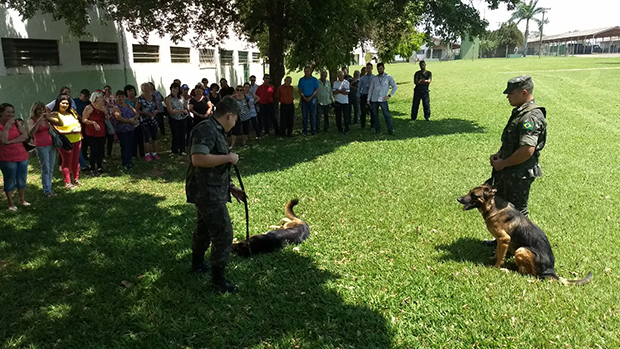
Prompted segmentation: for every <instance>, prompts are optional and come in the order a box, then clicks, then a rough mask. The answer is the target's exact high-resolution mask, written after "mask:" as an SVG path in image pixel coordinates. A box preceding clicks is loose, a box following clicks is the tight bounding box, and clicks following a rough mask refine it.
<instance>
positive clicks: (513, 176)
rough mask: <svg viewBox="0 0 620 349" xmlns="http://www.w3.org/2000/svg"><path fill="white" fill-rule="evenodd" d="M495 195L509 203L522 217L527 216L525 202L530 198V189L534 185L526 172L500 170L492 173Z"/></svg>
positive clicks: (527, 211) (532, 179)
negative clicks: (493, 175)
mask: <svg viewBox="0 0 620 349" xmlns="http://www.w3.org/2000/svg"><path fill="white" fill-rule="evenodd" d="M494 173H495V183H494V184H495V187H496V188H497V193H496V194H495V195H497V196H499V197H501V198H502V199H504V200H506V201H508V202H510V203H511V204H513V205H514V206H515V208H516V209H517V210H519V211H521V213H523V215H524V216H526V217H527V216H528V215H529V213H530V212H529V210H528V208H527V202H528V200H529V198H530V187H531V186H532V183H534V178H532V177H530V176H528V174H527V170H502V171H494Z"/></svg>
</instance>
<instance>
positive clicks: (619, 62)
mask: <svg viewBox="0 0 620 349" xmlns="http://www.w3.org/2000/svg"><path fill="white" fill-rule="evenodd" d="M596 64H599V65H620V61H617V62H596Z"/></svg>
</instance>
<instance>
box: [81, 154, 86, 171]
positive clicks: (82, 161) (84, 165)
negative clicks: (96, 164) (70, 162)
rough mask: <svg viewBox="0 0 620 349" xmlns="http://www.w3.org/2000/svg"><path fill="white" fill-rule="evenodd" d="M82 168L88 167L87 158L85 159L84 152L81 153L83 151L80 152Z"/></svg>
mask: <svg viewBox="0 0 620 349" xmlns="http://www.w3.org/2000/svg"><path fill="white" fill-rule="evenodd" d="M80 168H81V169H85V168H86V160H84V153H81V152H80Z"/></svg>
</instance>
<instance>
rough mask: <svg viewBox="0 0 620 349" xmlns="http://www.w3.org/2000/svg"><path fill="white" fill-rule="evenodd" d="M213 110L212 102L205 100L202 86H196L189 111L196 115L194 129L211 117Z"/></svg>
mask: <svg viewBox="0 0 620 349" xmlns="http://www.w3.org/2000/svg"><path fill="white" fill-rule="evenodd" d="M212 108H213V105H212V104H211V102H210V101H209V100H208V99H207V98H205V94H204V88H203V86H202V84H198V85H196V87H195V88H194V95H193V96H192V99H191V100H190V101H189V111H190V113H192V114H193V115H194V127H196V125H198V124H199V123H200V122H202V121H204V120H206V119H207V118H208V117H209V114H210V113H211V109H212Z"/></svg>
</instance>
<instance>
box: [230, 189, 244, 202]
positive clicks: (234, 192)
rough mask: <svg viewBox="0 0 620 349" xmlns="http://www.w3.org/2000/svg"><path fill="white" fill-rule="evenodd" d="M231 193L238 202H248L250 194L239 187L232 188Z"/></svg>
mask: <svg viewBox="0 0 620 349" xmlns="http://www.w3.org/2000/svg"><path fill="white" fill-rule="evenodd" d="M230 194H231V195H232V196H234V198H235V199H237V202H247V200H248V196H247V195H246V194H245V192H244V191H243V190H241V189H239V188H237V187H232V188H230Z"/></svg>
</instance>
